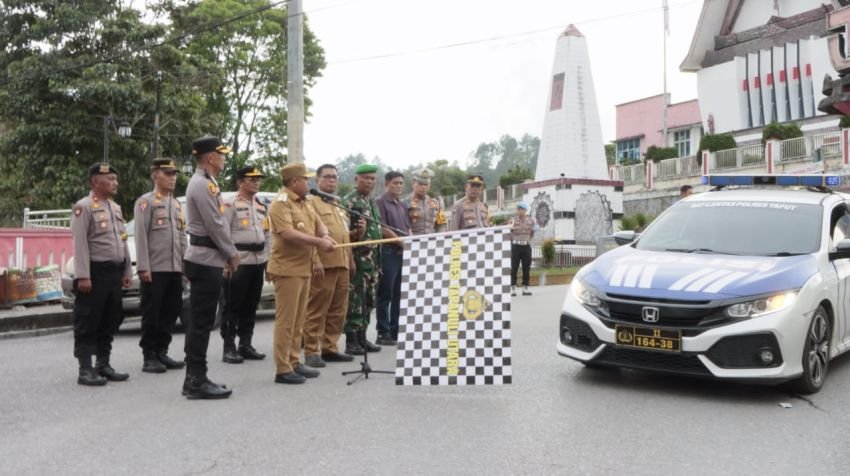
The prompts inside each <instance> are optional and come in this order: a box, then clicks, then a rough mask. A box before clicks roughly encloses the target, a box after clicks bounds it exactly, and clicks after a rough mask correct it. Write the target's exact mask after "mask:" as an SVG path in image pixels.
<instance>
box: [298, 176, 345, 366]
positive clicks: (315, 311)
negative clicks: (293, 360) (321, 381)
mask: <svg viewBox="0 0 850 476" xmlns="http://www.w3.org/2000/svg"><path fill="white" fill-rule="evenodd" d="M316 177H317V178H316V187H317V188H318V189H319V190H320V191H322V192H325V193H328V194H331V195H333V194H336V192H337V187H338V184H339V174H338V173H337V170H336V167H334V166H333V165H331V164H325V165H322V166H321V167H319V168H318V169H317V170H316ZM311 202H312V204H313V208H314V209H315V210H316V213H317V214H318V215H319V219H320V220H322V223H324V224H325V228H327V229H328V233H330V235H331V238H333V239H334V241H336V242H337V243H341V244H343V243H348V240H349V237H348V229H349V225H348V213H346V212H345V210H343V209H341V208H338V207H337V206H334V205H338V204H337V203H336V200H334V203H329V202H326V201H324V199H322V200H319V199H313V200H311ZM317 255H318V257H316V255H314V258H313V277H312V278H311V279H310V298H309V299H308V302H307V317H306V318H305V320H304V363H305V364H307V365H308V366H310V367H313V368H317V367H324V366H325V362H351V361H352V360H354V356H351V355H349V354H344V353H341V352H339V348H338V347H337V342H338V341H339V337H340V336H341V335H342V326H343V325H344V324H345V312H346V310H347V309H348V283H349V278H350V276H349V274H350V270H353V269H354V261H353V258H352V256H351V249H350V248H337V249H335V250H334V251H333V252H332V253H317Z"/></svg>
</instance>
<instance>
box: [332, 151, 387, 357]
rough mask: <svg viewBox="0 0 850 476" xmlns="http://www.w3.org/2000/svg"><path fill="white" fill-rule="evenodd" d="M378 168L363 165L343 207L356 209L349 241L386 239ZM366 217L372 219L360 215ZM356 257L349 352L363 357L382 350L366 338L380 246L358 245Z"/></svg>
mask: <svg viewBox="0 0 850 476" xmlns="http://www.w3.org/2000/svg"><path fill="white" fill-rule="evenodd" d="M377 172H378V166H377V165H373V164H362V165H360V166H358V167H357V168H356V169H355V170H354V173H355V174H356V176H355V178H354V190H353V191H351V193H349V194H348V195H346V196H345V197H344V198H343V200H342V202H343V206H345V207H346V208H348V209H350V210H353V211H354V212H355V214H352V215H351V216H350V217H349V218H350V221H353V223H355V225H354V226H353V227H352V230H351V231H350V232H349V238H350V239H351V241H352V242H354V241H368V240H379V239H381V238H386V237H389V236H385V235H384V232H382V231H381V226H380V222H381V213H380V211H378V206H377V205H376V204H375V200H373V199H372V191H373V190H374V189H375V181H376V180H377V179H378V177H377ZM357 214H360V215H365V216H367V217H369V218H371V220H366V219H365V218H363V217H360V218H358V215H357ZM352 254H353V255H354V265H355V272H354V277H352V278H351V285H350V286H349V289H350V291H349V293H348V313H347V316H346V319H345V353H346V354H351V355H363V354H364V353H366V352H378V351H380V350H381V348H380V347H379V346H377V345H375V344H373V343H371V342H369V340H368V339H366V329H367V328H368V327H369V316H370V315H371V314H372V310H373V309H374V308H375V304H376V296H375V294H376V291H377V289H376V288H377V285H378V279H379V277H380V273H381V248H380V246H379V245H367V246H357V247H355V248H354V251H353V253H352Z"/></svg>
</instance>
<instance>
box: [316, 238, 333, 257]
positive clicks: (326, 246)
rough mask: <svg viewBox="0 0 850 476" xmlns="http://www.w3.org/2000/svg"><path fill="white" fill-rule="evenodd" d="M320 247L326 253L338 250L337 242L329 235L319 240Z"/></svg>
mask: <svg viewBox="0 0 850 476" xmlns="http://www.w3.org/2000/svg"><path fill="white" fill-rule="evenodd" d="M318 247H319V249H320V250H322V251H324V252H325V253H331V252H332V251H333V250H335V249H336V241H335V240H334V239H333V238H331V237H330V236H329V235H325V236H324V237H322V238H321V239H320V240H319V245H318Z"/></svg>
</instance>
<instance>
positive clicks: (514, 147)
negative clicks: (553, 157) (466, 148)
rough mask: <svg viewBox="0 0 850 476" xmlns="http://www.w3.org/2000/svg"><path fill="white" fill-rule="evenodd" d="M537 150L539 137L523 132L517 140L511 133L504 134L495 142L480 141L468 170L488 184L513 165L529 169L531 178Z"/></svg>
mask: <svg viewBox="0 0 850 476" xmlns="http://www.w3.org/2000/svg"><path fill="white" fill-rule="evenodd" d="M539 152H540V138H538V137H534V136H531V135H529V134H525V135H523V136H522V138H521V139H520V140H519V141H517V140H516V139H515V138H514V137H512V136H511V135H509V134H504V135H502V137H500V138H499V140H498V141H497V142H482V143H480V144H479V145H478V148H477V149H476V150H475V153H474V154H473V160H472V163H471V164H470V166H469V169H468V171H469V173H470V174H478V175H481V176H482V177H484V181H485V182H487V183H488V184H493V183H496V182H497V180H498V179H499V178H500V177H501V176H502V175H505V174H507V173H508V171H509V170H511V169H512V168H514V167H520V168H524V169H527V170H530V171H531V173H532V178H533V174H534V171H535V170H537V156H538V154H539ZM494 164H495V166H494Z"/></svg>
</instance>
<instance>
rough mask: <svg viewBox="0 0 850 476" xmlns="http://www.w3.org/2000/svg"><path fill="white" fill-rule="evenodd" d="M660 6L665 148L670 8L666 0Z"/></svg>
mask: <svg viewBox="0 0 850 476" xmlns="http://www.w3.org/2000/svg"><path fill="white" fill-rule="evenodd" d="M661 5H662V9H663V10H664V59H663V60H662V62H663V63H664V64H663V65H662V68H663V69H664V80H663V81H664V127H663V129H662V132H661V134H662V135H661V146H662V147H667V106H669V105H670V101H669V100H668V98H667V34H668V33H669V32H670V17H669V9H670V7H668V6H667V0H663V1H662V4H661Z"/></svg>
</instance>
